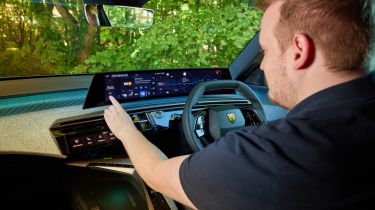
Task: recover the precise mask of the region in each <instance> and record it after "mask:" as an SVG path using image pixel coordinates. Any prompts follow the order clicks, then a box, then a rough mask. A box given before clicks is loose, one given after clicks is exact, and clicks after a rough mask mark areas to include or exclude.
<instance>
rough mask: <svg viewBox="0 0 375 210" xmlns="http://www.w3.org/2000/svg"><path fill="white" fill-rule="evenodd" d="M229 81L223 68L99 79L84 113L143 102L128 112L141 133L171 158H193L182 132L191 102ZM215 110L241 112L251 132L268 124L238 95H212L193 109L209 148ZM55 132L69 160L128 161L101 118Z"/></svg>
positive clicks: (59, 125) (59, 123) (64, 124)
mask: <svg viewBox="0 0 375 210" xmlns="http://www.w3.org/2000/svg"><path fill="white" fill-rule="evenodd" d="M226 79H230V74H229V70H228V69H224V68H216V69H178V70H174V69H170V70H151V71H125V72H113V73H100V74H95V75H94V77H93V80H92V83H91V86H90V89H89V90H88V93H87V96H86V100H85V103H84V105H83V108H84V109H88V108H95V107H100V106H104V105H108V104H110V101H109V96H113V97H115V98H116V99H117V100H119V102H120V103H121V102H128V103H132V102H133V103H134V102H142V105H140V106H136V108H135V109H126V110H127V111H128V113H129V114H130V115H131V117H132V119H133V122H134V124H135V125H136V127H137V128H138V129H139V130H140V131H141V132H142V133H143V134H144V135H145V136H146V137H147V138H148V139H149V140H150V141H152V142H153V143H154V144H155V145H156V146H158V147H159V148H161V150H162V151H163V152H164V153H165V154H166V155H167V156H169V157H173V156H178V155H184V154H189V153H192V152H193V151H192V150H191V148H190V147H189V145H188V144H186V140H185V137H184V133H183V132H182V131H181V126H182V111H183V108H184V105H185V100H186V97H187V95H188V94H189V93H190V91H191V90H192V89H193V87H194V86H195V85H196V84H198V83H200V82H204V81H214V80H226ZM148 105H150V106H148ZM215 106H232V107H234V108H238V109H240V111H241V112H242V114H243V116H244V117H245V125H247V126H257V125H261V124H262V123H263V121H262V119H264V118H262V117H261V116H260V115H259V113H257V112H256V111H255V110H254V109H253V107H252V103H251V102H249V101H247V100H245V99H243V98H242V97H241V96H239V95H235V91H234V90H230V89H224V90H214V91H210V92H208V93H206V94H205V96H204V98H203V99H202V101H201V102H199V103H198V105H197V106H196V107H194V109H193V112H194V114H195V115H197V116H198V115H199V117H198V119H199V120H198V121H197V122H196V128H195V133H196V135H197V136H198V137H199V138H201V139H202V140H203V141H205V142H206V143H207V144H209V143H210V142H213V139H212V138H211V137H210V133H209V109H210V108H212V107H215ZM50 131H51V133H52V135H53V137H54V138H55V140H56V142H57V143H58V145H59V148H60V150H61V152H62V153H63V154H64V155H66V156H68V158H70V159H73V160H77V159H90V158H102V157H106V156H124V157H127V155H126V151H125V150H124V148H123V146H122V144H121V142H120V141H119V140H118V139H117V138H116V137H115V136H114V135H113V133H112V132H111V131H110V130H109V128H108V127H107V125H106V123H105V121H104V118H103V113H102V112H99V113H96V114H93V115H92V116H88V115H83V116H75V117H71V118H64V119H58V120H56V121H55V122H54V123H53V124H52V126H51V127H50ZM166 139H167V140H166ZM171 139H172V140H171Z"/></svg>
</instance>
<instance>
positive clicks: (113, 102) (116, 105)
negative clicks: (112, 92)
mask: <svg viewBox="0 0 375 210" xmlns="http://www.w3.org/2000/svg"><path fill="white" fill-rule="evenodd" d="M109 100H110V101H111V102H112V104H113V106H115V107H116V108H118V109H122V107H121V105H120V103H119V102H118V101H117V100H116V99H115V98H114V97H113V96H109Z"/></svg>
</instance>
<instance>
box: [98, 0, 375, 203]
mask: <svg viewBox="0 0 375 210" xmlns="http://www.w3.org/2000/svg"><path fill="white" fill-rule="evenodd" d="M365 5H366V3H365V1H364V0H276V1H272V2H270V4H269V6H268V8H267V9H266V11H265V14H264V17H263V21H262V26H261V33H260V44H261V46H262V49H263V50H264V59H263V61H262V64H261V69H263V70H264V72H265V76H266V79H267V82H268V86H269V96H270V98H271V99H272V100H273V101H274V102H275V103H277V104H279V105H280V106H283V107H286V108H288V109H291V110H290V112H289V113H288V115H287V116H286V117H285V118H284V119H280V120H277V121H274V122H270V123H268V124H267V125H264V126H260V127H256V128H248V127H246V128H243V129H241V130H238V131H234V132H231V133H229V134H227V135H226V136H224V137H223V138H221V139H220V140H218V141H217V142H215V143H213V144H211V145H209V146H207V147H206V148H205V149H204V150H203V151H201V152H198V153H195V154H193V155H190V156H181V157H176V158H172V159H167V158H166V157H165V156H164V155H163V154H162V153H161V152H160V150H158V149H157V148H156V147H155V146H154V145H152V144H151V143H150V142H149V141H147V140H146V139H145V138H144V137H143V135H142V134H141V133H140V132H138V131H137V129H136V128H135V126H134V125H133V123H132V120H131V119H130V117H129V115H127V114H126V112H125V111H124V110H123V109H122V107H121V106H120V104H118V102H117V101H116V100H115V99H114V98H111V101H112V103H113V106H110V107H109V109H107V110H105V112H104V117H105V120H106V122H107V124H108V126H109V127H110V129H111V130H112V131H113V133H114V134H115V135H116V136H117V137H118V138H119V139H121V140H122V142H123V144H124V146H125V148H126V150H127V152H128V154H129V156H130V159H131V160H132V162H133V164H134V166H135V168H136V169H137V171H138V173H139V174H140V176H141V177H142V178H143V179H144V181H145V182H146V183H147V184H148V185H149V186H151V187H152V188H154V189H156V190H157V191H159V192H161V193H163V194H165V195H167V196H169V197H171V198H173V199H175V200H177V201H179V202H181V203H183V204H185V205H187V206H190V207H192V208H198V209H259V210H267V209H288V210H293V209H375V202H373V199H374V198H375V179H374V177H375V173H374V171H375V170H374V169H375V164H374V163H375V152H374V151H375V85H374V82H373V81H372V79H371V78H370V77H368V76H364V74H365V73H364V71H363V70H362V69H361V66H362V63H363V60H364V59H365V57H366V53H367V51H368V46H369V40H370V32H369V23H368V17H367V19H366V15H363V14H369V13H366V11H363V10H364V8H366V7H365ZM367 9H368V8H367ZM367 12H368V11H367Z"/></svg>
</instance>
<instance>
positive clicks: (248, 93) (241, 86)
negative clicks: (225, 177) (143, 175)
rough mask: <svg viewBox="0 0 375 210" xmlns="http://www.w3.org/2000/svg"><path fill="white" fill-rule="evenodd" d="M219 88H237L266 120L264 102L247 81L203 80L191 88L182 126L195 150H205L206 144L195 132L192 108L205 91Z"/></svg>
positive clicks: (263, 119) (194, 118)
mask: <svg viewBox="0 0 375 210" xmlns="http://www.w3.org/2000/svg"><path fill="white" fill-rule="evenodd" d="M219 89H235V90H237V91H238V92H239V93H240V94H241V95H242V96H244V97H245V99H247V100H249V101H250V102H251V104H252V105H253V109H254V110H255V111H256V112H257V113H258V114H259V115H260V117H261V118H262V119H261V121H265V114H264V109H263V106H262V103H261V102H260V99H259V98H258V96H257V95H256V94H255V93H254V91H253V90H251V89H250V87H249V86H247V85H246V84H245V83H243V82H240V81H236V80H216V81H206V82H201V83H199V84H198V85H196V86H195V87H194V88H193V89H192V90H191V92H190V94H189V96H188V99H187V101H186V103H185V106H184V112H183V114H182V128H183V132H184V134H185V138H186V140H187V142H188V144H189V145H190V147H191V148H192V149H193V151H195V152H196V151H200V150H203V148H204V146H203V144H202V142H201V140H200V139H199V138H198V137H197V136H196V135H195V132H194V128H195V121H196V117H194V115H193V114H192V109H193V107H194V106H195V105H197V104H198V102H199V100H200V99H201V98H202V97H203V94H204V92H205V91H210V90H219Z"/></svg>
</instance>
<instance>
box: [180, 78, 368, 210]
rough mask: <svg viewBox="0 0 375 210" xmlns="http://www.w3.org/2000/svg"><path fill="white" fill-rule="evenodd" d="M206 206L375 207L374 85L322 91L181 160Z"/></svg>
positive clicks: (184, 178)
mask: <svg viewBox="0 0 375 210" xmlns="http://www.w3.org/2000/svg"><path fill="white" fill-rule="evenodd" d="M180 180H181V184H182V187H183V189H184V191H185V192H186V194H187V196H188V197H189V199H190V200H191V201H192V202H193V204H194V205H195V206H196V207H197V208H199V209H202V210H206V209H215V210H218V209H235V210H239V209H251V210H268V209H285V210H297V209H298V210H304V209H353V210H354V209H355V210H359V209H375V85H374V81H373V80H372V77H370V76H366V77H362V78H359V79H356V80H353V81H350V82H346V83H343V84H340V85H337V86H334V87H330V88H328V89H325V90H323V91H320V92H318V93H316V94H314V95H312V96H310V97H309V98H307V99H305V100H304V101H302V102H301V103H300V104H298V105H297V106H296V107H295V108H293V109H292V110H290V112H289V113H288V115H287V116H286V117H285V118H284V119H280V120H276V121H273V122H271V123H269V124H267V125H264V126H260V127H245V128H243V129H241V130H238V131H234V132H231V133H228V134H227V135H225V136H224V137H223V138H221V139H220V140H218V141H217V142H215V143H213V144H211V145H209V146H207V147H206V148H205V149H204V150H203V151H201V152H198V153H195V154H193V155H191V156H190V157H189V158H188V159H186V160H185V161H184V162H183V163H182V165H181V167H180Z"/></svg>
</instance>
